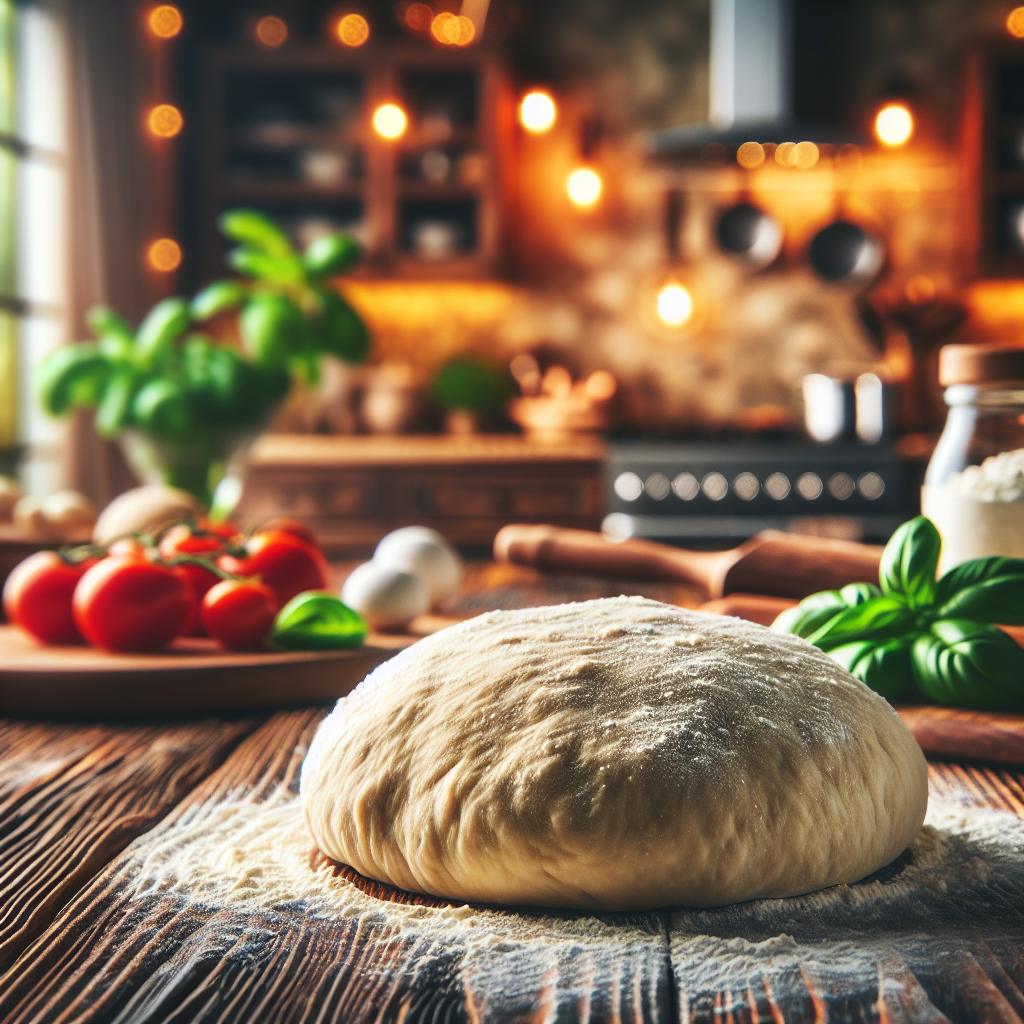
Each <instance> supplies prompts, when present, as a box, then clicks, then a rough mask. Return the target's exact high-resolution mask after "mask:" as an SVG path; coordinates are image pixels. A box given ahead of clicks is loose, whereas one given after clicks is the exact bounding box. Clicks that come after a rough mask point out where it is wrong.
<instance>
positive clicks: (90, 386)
mask: <svg viewBox="0 0 1024 1024" xmlns="http://www.w3.org/2000/svg"><path fill="white" fill-rule="evenodd" d="M38 373H39V400H40V402H42V405H43V408H44V409H45V410H46V411H47V412H48V413H49V414H50V415H51V416H63V415H64V414H65V413H68V412H70V411H71V410H72V409H73V408H74V407H75V406H79V405H81V406H87V407H89V406H95V405H96V404H97V403H98V402H99V400H100V396H101V395H102V394H103V389H104V387H106V383H107V379H108V378H109V375H110V364H109V362H108V361H107V359H106V357H105V356H103V355H101V354H100V352H99V350H98V348H97V346H96V345H94V344H91V343H88V342H84V343H79V344H74V345H61V346H60V348H56V349H54V350H53V351H52V352H51V353H50V354H49V355H48V356H46V357H45V358H44V359H43V361H42V363H41V364H40V366H39V370H38Z"/></svg>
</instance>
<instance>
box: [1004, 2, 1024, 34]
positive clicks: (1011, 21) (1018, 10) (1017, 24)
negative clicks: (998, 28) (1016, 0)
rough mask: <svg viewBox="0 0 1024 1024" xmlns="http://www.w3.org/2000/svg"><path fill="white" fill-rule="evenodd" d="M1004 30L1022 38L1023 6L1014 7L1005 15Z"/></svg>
mask: <svg viewBox="0 0 1024 1024" xmlns="http://www.w3.org/2000/svg"><path fill="white" fill-rule="evenodd" d="M1006 31H1007V32H1009V33H1010V35H1011V36H1016V38H1017V39H1024V7H1014V9H1013V10H1012V11H1010V13H1009V14H1008V15H1007V17H1006Z"/></svg>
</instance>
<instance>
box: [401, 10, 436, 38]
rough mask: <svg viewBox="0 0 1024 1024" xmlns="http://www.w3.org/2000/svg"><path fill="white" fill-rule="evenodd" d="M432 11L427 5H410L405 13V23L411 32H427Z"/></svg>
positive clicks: (432, 14) (432, 18) (432, 16)
mask: <svg viewBox="0 0 1024 1024" xmlns="http://www.w3.org/2000/svg"><path fill="white" fill-rule="evenodd" d="M433 20H434V11H433V8H431V7H430V5H429V4H421V3H415V4H410V5H409V8H408V9H407V10H406V12H405V23H406V25H408V26H409V28H411V29H412V30H413V32H429V31H430V23H431V22H432V21H433Z"/></svg>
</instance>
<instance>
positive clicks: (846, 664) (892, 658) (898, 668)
mask: <svg viewBox="0 0 1024 1024" xmlns="http://www.w3.org/2000/svg"><path fill="white" fill-rule="evenodd" d="M912 644H913V637H896V638H894V639H892V640H885V641H884V642H882V643H878V642H876V641H874V640H857V641H855V642H854V643H849V644H842V645H841V646H839V647H836V648H835V649H833V650H831V651H829V654H828V656H829V657H830V658H833V659H834V660H835V661H838V662H839V664H840V665H842V666H843V668H845V669H846V671H847V672H849V673H850V674H851V675H852V676H854V677H855V678H857V679H859V680H860V681H861V682H862V683H864V684H866V685H867V686H870V687H871V689H872V690H874V691H875V693H878V694H881V695H882V696H883V697H886V698H892V697H898V696H899V695H900V694H901V693H902V692H903V691H904V690H905V689H906V688H907V686H908V685H909V684H910V679H911V668H910V649H911V646H912Z"/></svg>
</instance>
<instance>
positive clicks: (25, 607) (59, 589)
mask: <svg viewBox="0 0 1024 1024" xmlns="http://www.w3.org/2000/svg"><path fill="white" fill-rule="evenodd" d="M96 561H97V560H96V559H95V558H90V559H88V560H87V561H85V562H80V563H78V565H72V564H71V563H70V562H65V561H64V559H63V558H61V557H60V555H58V554H57V552H56V551H37V552H36V553H35V554H34V555H29V556H28V558H26V559H25V560H24V561H23V562H20V563H19V564H18V565H16V566H15V567H14V570H13V571H12V572H11V574H10V576H8V577H7V583H6V584H5V585H4V614H6V616H7V618H8V620H9V621H10V622H14V623H16V624H17V625H19V626H21V628H22V629H23V630H25V632H26V633H31V634H32V636H34V637H35V638H36V639H37V640H42V642H43V643H44V644H80V643H81V642H82V634H81V633H79V631H78V627H77V626H76V625H75V617H74V615H73V614H72V611H71V598H72V596H73V594H74V593H75V587H77V586H78V581H79V580H80V579H81V578H82V576H83V575H85V572H86V570H88V569H90V568H91V567H92V566H94V565H95V564H96Z"/></svg>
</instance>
